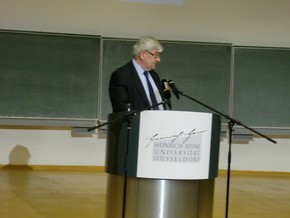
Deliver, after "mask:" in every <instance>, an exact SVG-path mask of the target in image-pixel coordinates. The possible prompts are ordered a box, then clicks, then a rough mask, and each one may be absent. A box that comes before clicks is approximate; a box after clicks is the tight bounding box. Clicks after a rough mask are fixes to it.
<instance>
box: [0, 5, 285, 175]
mask: <svg viewBox="0 0 290 218" xmlns="http://www.w3.org/2000/svg"><path fill="white" fill-rule="evenodd" d="M289 11H290V1H289V0H275V1H270V0H268V1H267V0H211V1H210V0H184V1H183V5H182V6H176V5H164V4H142V3H132V2H126V1H124V0H122V1H121V0H61V1H59V0H58V1H57V0H0V28H1V29H13V30H30V31H44V32H58V33H76V34H94V35H102V36H108V37H128V38H135V37H139V36H141V35H147V34H148V35H153V36H155V37H157V38H159V39H169V40H190V41H202V42H227V43H233V44H234V45H255V46H270V47H276V46H277V47H290V28H289V21H290V13H289ZM0 43H1V42H0ZM0 138H1V140H0V149H1V152H0V164H7V163H9V156H10V155H11V152H12V151H13V149H15V147H17V146H18V145H20V146H22V148H23V147H25V148H26V149H27V152H29V154H30V158H29V161H30V164H32V165H42V164H44V165H46V164H48V165H96V166H97V165H103V164H104V160H105V143H106V141H105V139H99V137H98V136H97V135H94V136H93V137H91V138H72V137H71V135H70V131H69V130H33V129H32V130H31V129H7V128H3V127H2V128H0ZM275 138H276V139H277V140H278V144H277V145H274V144H271V143H270V142H268V141H266V140H264V139H261V138H255V139H254V141H252V142H250V143H249V144H234V145H233V157H232V169H242V170H261V171H287V172H290V137H288V138H287V137H286V138H284V139H281V138H279V137H275ZM17 148H19V147H17ZM19 152H20V154H21V152H24V151H23V149H22V150H21V149H20V150H19ZM227 152H228V145H227V141H226V140H224V141H222V143H221V155H220V168H221V169H226V168H227Z"/></svg>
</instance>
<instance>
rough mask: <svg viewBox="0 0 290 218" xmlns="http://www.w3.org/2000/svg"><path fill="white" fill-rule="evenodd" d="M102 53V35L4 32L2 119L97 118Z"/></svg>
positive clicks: (0, 36) (0, 43) (0, 41)
mask: <svg viewBox="0 0 290 218" xmlns="http://www.w3.org/2000/svg"><path fill="white" fill-rule="evenodd" d="M99 52H100V37H99V36H83V35H64V34H48V33H34V32H14V31H12V32H11V31H1V32H0V72H1V73H0V102H1V106H0V116H1V118H5V119H7V118H15V119H20V118H32V119H33V118H37V119H39V118H44V119H68V120H70V119H88V120H96V119H97V97H98V74H99ZM44 124H45V123H44Z"/></svg>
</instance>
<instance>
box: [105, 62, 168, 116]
mask: <svg viewBox="0 0 290 218" xmlns="http://www.w3.org/2000/svg"><path fill="white" fill-rule="evenodd" d="M149 73H150V75H151V77H152V78H153V80H154V82H155V84H156V86H157V87H158V89H159V92H160V95H161V98H162V99H164V97H163V95H162V94H163V93H162V87H161V81H160V78H159V76H158V74H157V73H156V72H155V71H154V70H152V71H150V72H149ZM109 93H110V99H111V104H112V107H113V112H119V111H127V104H128V103H130V104H131V110H144V109H147V108H149V107H150V104H149V101H148V99H147V96H146V92H145V90H144V88H143V85H142V82H141V80H140V78H139V76H138V74H137V71H136V69H135V67H134V65H133V63H132V61H130V62H129V63H127V64H125V65H124V66H122V67H120V68H119V69H117V70H116V71H114V72H113V73H112V75H111V79H110V85H109Z"/></svg>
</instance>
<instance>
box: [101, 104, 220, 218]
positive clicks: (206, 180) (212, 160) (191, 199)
mask: <svg viewBox="0 0 290 218" xmlns="http://www.w3.org/2000/svg"><path fill="white" fill-rule="evenodd" d="M128 114H129V115H130V116H128ZM132 114H133V113H132V112H119V113H113V114H110V115H109V119H108V121H109V125H108V134H107V151H106V166H105V167H106V172H107V173H108V177H107V178H108V181H107V199H106V218H179V217H181V218H211V217H212V211H213V196H214V179H215V178H216V177H217V174H218V159H219V142H220V125H221V119H220V116H218V115H216V114H211V113H199V112H185V111H158V110H156V111H143V112H141V113H136V114H134V115H133V116H131V115H132Z"/></svg>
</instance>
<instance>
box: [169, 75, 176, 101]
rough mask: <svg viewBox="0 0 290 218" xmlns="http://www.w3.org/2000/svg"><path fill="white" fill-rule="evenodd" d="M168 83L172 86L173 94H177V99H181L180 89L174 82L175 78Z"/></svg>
mask: <svg viewBox="0 0 290 218" xmlns="http://www.w3.org/2000/svg"><path fill="white" fill-rule="evenodd" d="M168 85H169V87H170V88H171V90H172V92H173V94H174V95H175V96H176V98H177V99H179V91H178V89H177V88H176V86H175V83H174V82H173V80H169V81H168Z"/></svg>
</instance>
